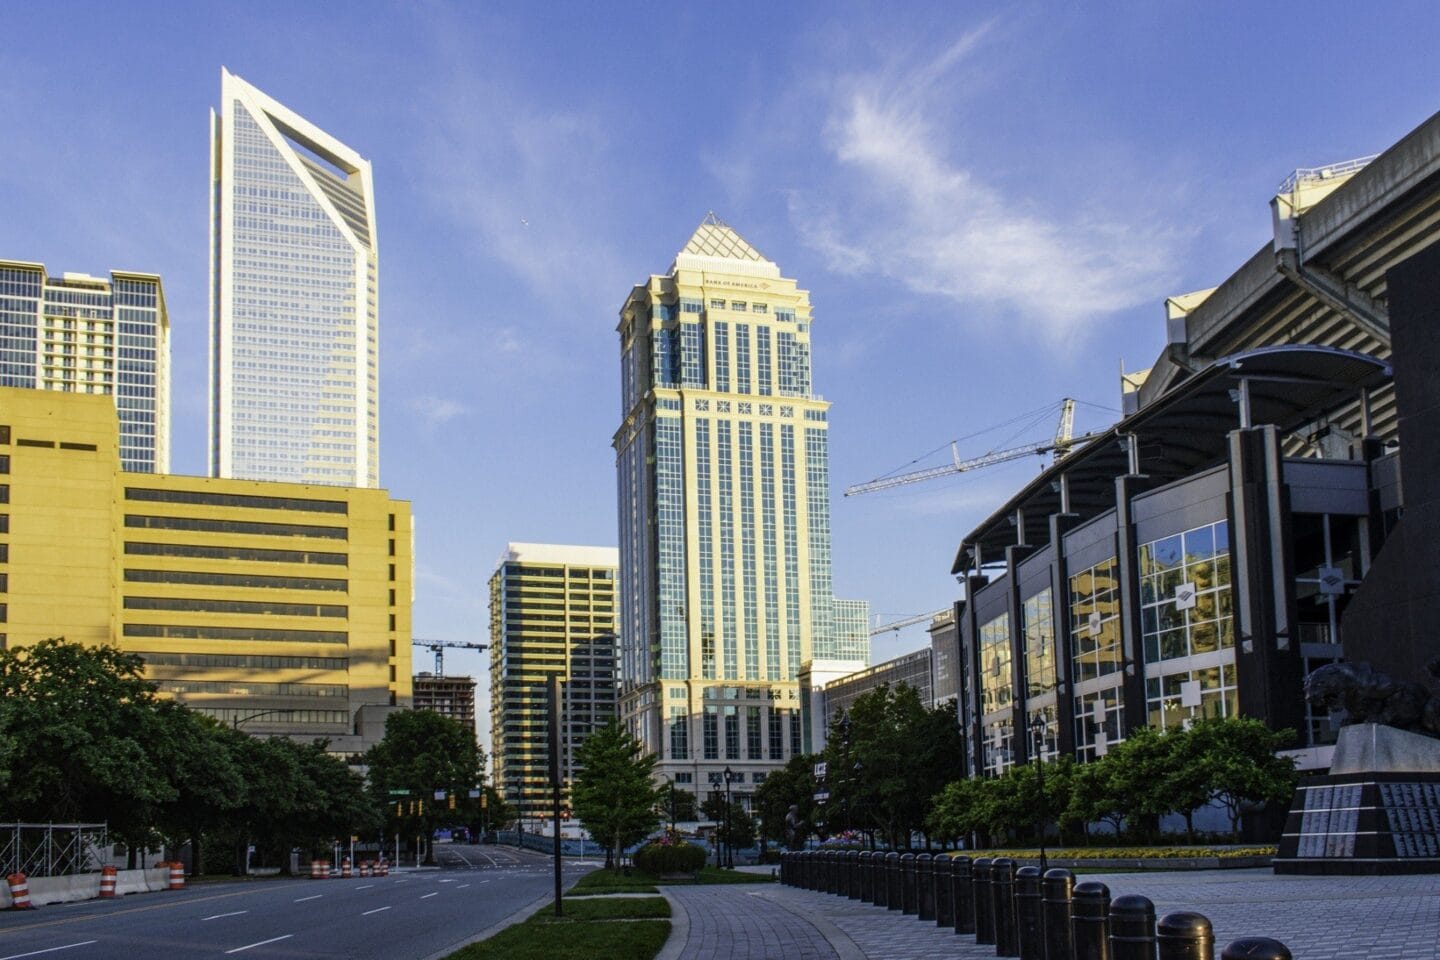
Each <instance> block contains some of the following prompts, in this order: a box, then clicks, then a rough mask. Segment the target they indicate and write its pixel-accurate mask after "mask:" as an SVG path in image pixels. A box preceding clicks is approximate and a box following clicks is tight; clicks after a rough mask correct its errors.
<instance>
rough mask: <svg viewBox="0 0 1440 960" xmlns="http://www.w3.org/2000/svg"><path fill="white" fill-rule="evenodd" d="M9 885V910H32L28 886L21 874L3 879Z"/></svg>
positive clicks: (33, 906)
mask: <svg viewBox="0 0 1440 960" xmlns="http://www.w3.org/2000/svg"><path fill="white" fill-rule="evenodd" d="M5 882H6V883H8V884H10V909H11V910H34V909H35V904H33V903H31V902H30V884H29V882H28V881H27V880H26V879H25V874H23V873H12V874H10V875H9V876H7V877H6V878H5Z"/></svg>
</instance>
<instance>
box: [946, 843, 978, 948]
mask: <svg viewBox="0 0 1440 960" xmlns="http://www.w3.org/2000/svg"><path fill="white" fill-rule="evenodd" d="M970 867H971V864H970V858H969V857H951V858H950V904H951V909H952V910H953V911H954V916H955V932H956V933H957V934H961V933H963V934H967V935H968V934H974V933H975V883H974V878H973V877H971V875H970Z"/></svg>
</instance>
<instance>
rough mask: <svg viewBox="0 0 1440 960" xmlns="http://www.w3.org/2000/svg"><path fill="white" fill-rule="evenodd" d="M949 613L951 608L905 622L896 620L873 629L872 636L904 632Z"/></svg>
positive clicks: (916, 616) (917, 615)
mask: <svg viewBox="0 0 1440 960" xmlns="http://www.w3.org/2000/svg"><path fill="white" fill-rule="evenodd" d="M949 612H950V608H949V607H946V608H945V609H944V610H931V611H930V612H929V613H917V614H916V615H915V616H913V617H906V618H905V619H903V620H895V621H893V622H891V623H882V624H880V625H879V626H877V627H872V628H871V630H870V636H872V637H878V636H880V634H882V633H890V632H892V631H900V630H904V629H905V628H906V627H913V626H915V624H917V623H924V622H925V621H926V620H934V619H935V618H936V617H938V616H940V615H941V614H942V613H949Z"/></svg>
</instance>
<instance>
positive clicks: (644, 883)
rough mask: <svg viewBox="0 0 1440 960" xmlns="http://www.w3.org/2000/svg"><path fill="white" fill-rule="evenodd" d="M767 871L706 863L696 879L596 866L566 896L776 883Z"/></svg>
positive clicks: (633, 869)
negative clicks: (709, 865) (665, 878)
mask: <svg viewBox="0 0 1440 960" xmlns="http://www.w3.org/2000/svg"><path fill="white" fill-rule="evenodd" d="M774 882H775V878H774V877H772V876H770V875H769V874H768V873H744V872H742V871H739V870H721V869H719V868H718V867H708V866H707V867H703V868H701V870H700V871H699V873H697V874H696V875H695V879H694V880H663V879H661V878H660V877H657V876H655V875H654V874H653V873H646V872H645V871H644V870H637V869H635V868H634V867H631V868H630V873H629V875H628V876H627V875H626V874H624V873H623V872H621V871H619V870H604V869H601V870H595V871H593V872H591V873H587V874H586V875H585V876H583V877H581V878H580V881H579V882H578V883H576V884H575V886H574V888H573V889H572V890H571V891H570V892H569V893H568V894H566V896H567V897H585V896H592V895H594V894H599V893H655V892H657V890H656V888H657V886H668V885H670V884H679V885H682V886H683V885H685V884H697V883H698V884H712V883H774Z"/></svg>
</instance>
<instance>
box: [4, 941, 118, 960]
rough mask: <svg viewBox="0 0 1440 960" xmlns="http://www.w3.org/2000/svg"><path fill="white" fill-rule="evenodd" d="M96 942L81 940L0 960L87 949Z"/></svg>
mask: <svg viewBox="0 0 1440 960" xmlns="http://www.w3.org/2000/svg"><path fill="white" fill-rule="evenodd" d="M98 942H99V941H96V940H81V941H80V942H79V943H67V944H65V946H63V947H46V948H45V949H44V950H31V951H30V952H29V953H12V954H10V956H8V957H0V960H20V958H21V957H38V956H40V954H42V953H54V952H55V951H56V950H69V949H70V948H72V947H88V946H89V945H90V944H92V943H98Z"/></svg>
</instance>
